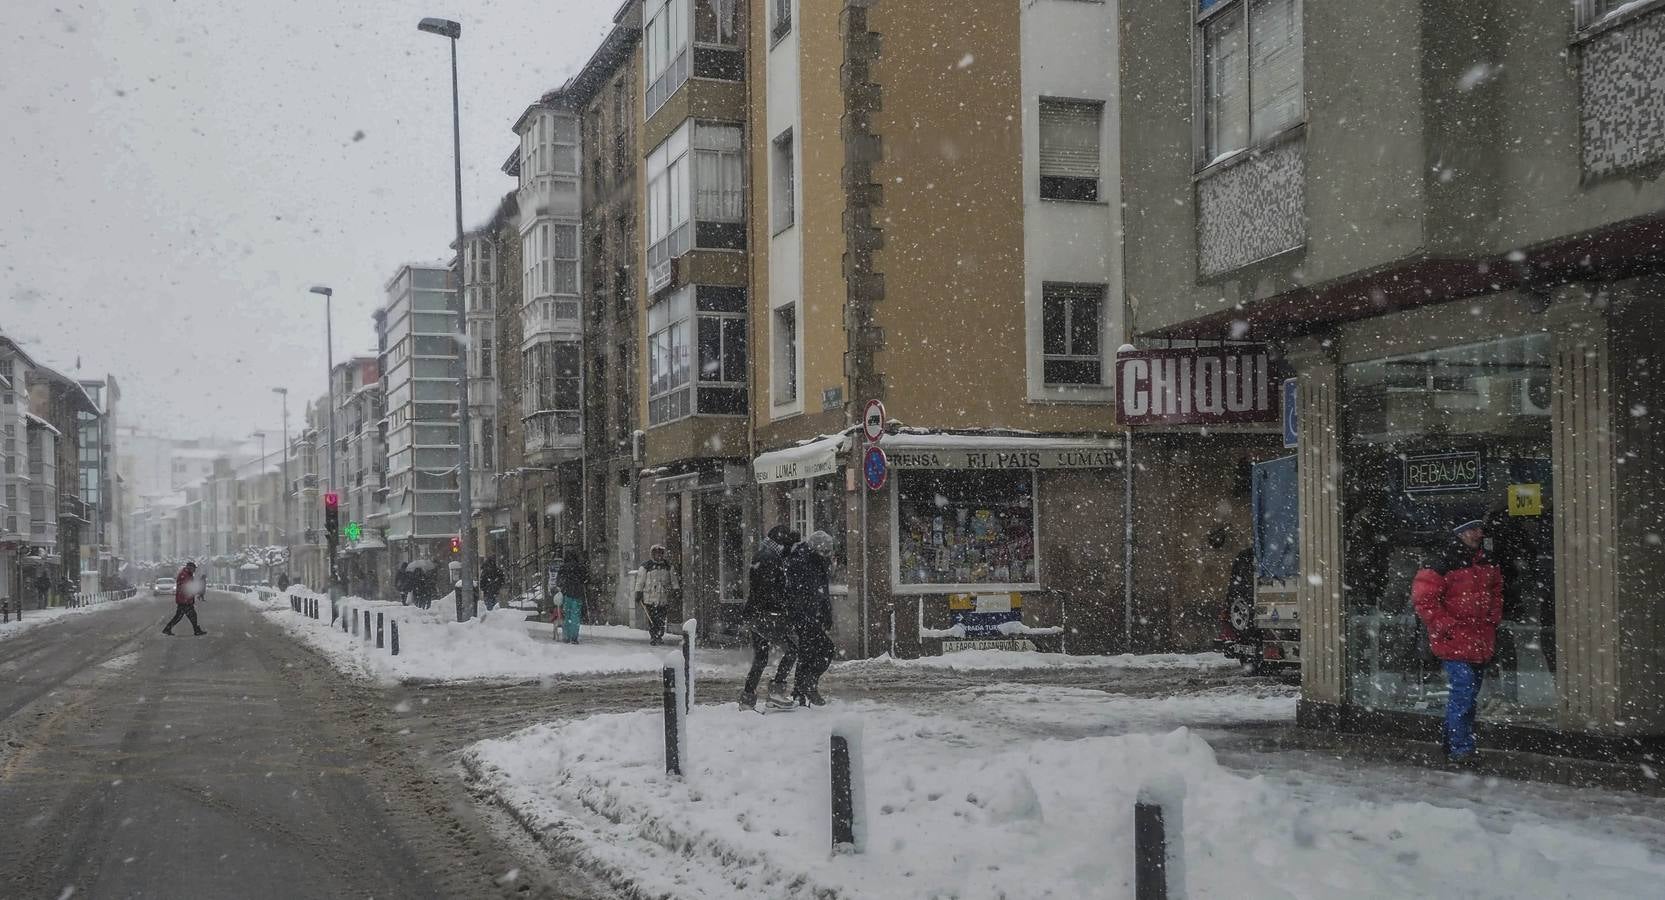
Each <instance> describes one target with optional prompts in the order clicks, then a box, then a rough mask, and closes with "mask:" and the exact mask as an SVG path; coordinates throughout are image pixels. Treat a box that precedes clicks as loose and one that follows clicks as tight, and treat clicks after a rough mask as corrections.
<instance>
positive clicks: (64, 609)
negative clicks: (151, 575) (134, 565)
mask: <svg viewBox="0 0 1665 900" xmlns="http://www.w3.org/2000/svg"><path fill="white" fill-rule="evenodd" d="M141 599H142V600H153V599H154V600H158V601H162V600H165V601H167V603H168V607H169V608H168V610H167V612H168V614H169V615H172V613H173V609H172V607H173V597H172V595H169V596H167V597H161V598H157V597H154V596H153V595H152V594H151V593H150V592H149V591H146V590H141V591H139V592H138V593H137V594H135V595H133V596H132V597H128V598H127V599H125V600H110V601H107V602H104V603H94V604H92V605H90V606H74V607H71V606H53V607H48V608H46V609H26V610H24V611H23V619H22V621H19V620H18V617H17V610H15V609H14V610H12V611H11V613H10V621H8V622H0V641H3V640H5V639H7V638H13V637H17V636H18V635H20V634H22V633H23V632H25V631H32V630H34V629H36V628H39V627H40V626H42V625H49V624H51V623H53V622H58V621H62V620H63V619H65V618H67V617H69V616H81V615H86V614H87V613H93V612H97V611H99V610H101V609H114V608H115V606H116V604H118V603H130V602H132V601H134V600H141ZM157 610H158V611H157V615H161V614H162V612H161V607H160V606H158V607H157Z"/></svg>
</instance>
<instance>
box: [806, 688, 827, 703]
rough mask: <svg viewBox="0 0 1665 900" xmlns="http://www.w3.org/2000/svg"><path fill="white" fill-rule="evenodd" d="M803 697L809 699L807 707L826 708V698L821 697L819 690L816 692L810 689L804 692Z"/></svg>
mask: <svg viewBox="0 0 1665 900" xmlns="http://www.w3.org/2000/svg"><path fill="white" fill-rule="evenodd" d="M804 696H805V697H807V698H809V705H810V706H826V705H827V698H825V697H823V696H821V692H820V691H819V690H817V689H816V688H810V689H809V690H807V691H804Z"/></svg>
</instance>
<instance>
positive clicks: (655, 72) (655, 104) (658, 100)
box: [642, 0, 689, 118]
mask: <svg viewBox="0 0 1665 900" xmlns="http://www.w3.org/2000/svg"><path fill="white" fill-rule="evenodd" d="M688 3H689V0H648V5H647V10H646V12H645V15H646V16H647V25H646V26H644V27H643V29H642V63H643V66H644V68H645V75H646V78H645V79H644V81H645V83H646V84H647V94H646V106H647V115H648V117H649V118H652V116H653V114H654V113H656V112H658V111H659V107H661V106H664V105H665V101H666V100H669V99H670V97H671V95H672V94H674V93H676V89H677V88H679V87H681V86H682V83H683V82H685V81H687V80H688V18H689V16H688Z"/></svg>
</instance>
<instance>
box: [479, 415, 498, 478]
mask: <svg viewBox="0 0 1665 900" xmlns="http://www.w3.org/2000/svg"><path fill="white" fill-rule="evenodd" d="M496 426H497V423H496V422H493V421H492V420H491V419H489V418H487V419H482V420H481V421H480V467H481V468H482V469H485V470H486V471H487V472H491V471H494V470H496V468H497V427H496Z"/></svg>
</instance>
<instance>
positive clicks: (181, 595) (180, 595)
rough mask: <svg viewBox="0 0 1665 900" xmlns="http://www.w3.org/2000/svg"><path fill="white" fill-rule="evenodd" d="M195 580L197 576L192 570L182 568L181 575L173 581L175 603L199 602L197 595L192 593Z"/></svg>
mask: <svg viewBox="0 0 1665 900" xmlns="http://www.w3.org/2000/svg"><path fill="white" fill-rule="evenodd" d="M194 578H196V575H195V574H193V573H192V572H191V570H190V569H185V568H181V569H180V570H179V574H178V575H175V576H174V579H173V602H175V603H195V602H197V598H196V595H195V594H192V593H191V581H192V579H194Z"/></svg>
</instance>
